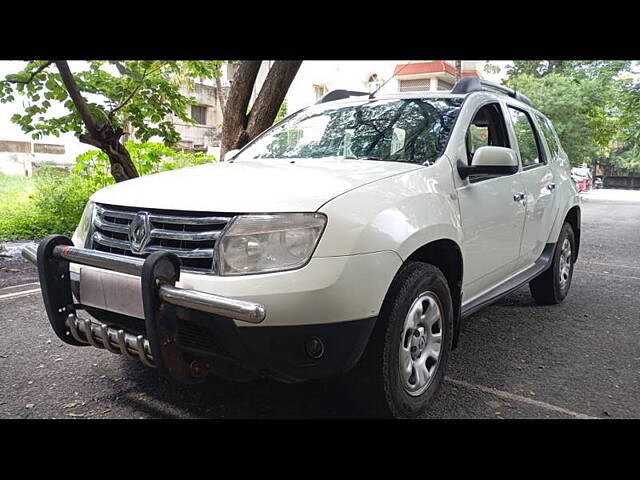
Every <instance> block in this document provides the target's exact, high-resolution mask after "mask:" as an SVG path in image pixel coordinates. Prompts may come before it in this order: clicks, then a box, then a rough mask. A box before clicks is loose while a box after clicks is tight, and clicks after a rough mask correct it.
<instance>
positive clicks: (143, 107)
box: [0, 60, 222, 146]
mask: <svg viewBox="0 0 640 480" xmlns="http://www.w3.org/2000/svg"><path fill="white" fill-rule="evenodd" d="M48 63H49V62H43V61H30V62H28V63H27V65H26V66H25V68H24V69H23V70H22V71H20V72H18V73H15V74H10V75H7V76H6V77H5V80H4V81H3V82H0V102H2V103H6V102H12V101H13V100H15V98H16V95H24V97H25V99H26V102H27V103H28V105H27V106H26V107H25V108H24V111H23V112H22V113H17V114H15V115H13V116H12V117H11V121H12V122H14V123H16V124H17V125H19V126H20V127H21V128H22V130H23V131H24V132H26V133H30V134H31V135H32V137H33V138H34V139H36V140H37V139H40V138H42V136H44V135H55V136H59V135H60V134H61V133H64V132H74V133H75V134H76V135H80V134H82V133H83V131H84V126H83V124H82V121H81V119H80V116H79V115H78V113H77V111H76V109H75V107H74V105H73V102H72V100H71V98H70V97H69V95H68V93H67V90H66V89H65V87H64V85H63V83H62V80H61V78H60V74H59V73H58V72H57V71H56V69H55V67H53V66H49V65H47V64H48ZM221 65H222V62H221V61H217V60H215V61H167V60H161V61H157V60H153V61H148V60H144V61H138V60H127V61H110V62H106V61H89V62H88V69H87V70H83V71H79V72H76V73H74V78H75V80H76V83H77V84H78V87H79V88H80V90H81V92H82V93H83V94H84V95H85V96H86V98H87V101H88V106H89V109H90V110H91V112H92V114H93V115H94V116H95V118H96V120H97V121H98V122H99V123H106V122H109V123H111V124H113V125H114V126H115V127H121V128H123V129H125V130H127V128H126V127H130V128H131V129H132V131H133V134H134V136H135V138H136V139H138V140H140V141H143V142H146V141H148V140H149V139H150V138H152V137H154V136H159V137H160V138H161V139H162V141H163V142H164V144H165V145H168V146H173V145H176V144H177V143H178V142H179V140H180V136H179V134H178V132H177V131H176V130H175V128H174V126H173V122H172V121H171V115H175V116H176V117H178V118H179V119H180V120H182V121H183V122H185V123H191V124H193V123H194V122H193V120H191V118H190V116H189V115H188V111H187V110H188V109H187V107H188V106H189V105H191V104H193V103H194V99H193V97H188V96H185V95H183V94H182V93H181V92H180V86H181V85H185V86H191V85H192V84H193V81H194V79H213V78H217V77H219V76H220V75H221V72H220V68H221ZM110 67H111V68H110ZM114 67H115V71H114ZM116 72H117V73H116ZM55 104H61V105H62V106H63V107H64V110H65V111H66V113H64V114H62V115H54V114H53V113H52V112H53V110H54V108H53V107H54V105H55Z"/></svg>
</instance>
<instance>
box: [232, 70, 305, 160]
mask: <svg viewBox="0 0 640 480" xmlns="http://www.w3.org/2000/svg"><path fill="white" fill-rule="evenodd" d="M300 64H302V61H297V60H296V61H281V60H280V61H276V62H275V63H274V64H273V66H272V67H271V70H269V73H268V74H267V78H266V79H265V81H264V85H263V86H262V88H261V89H260V93H259V94H258V98H256V101H255V103H254V105H253V107H252V108H251V112H250V113H249V122H248V123H247V134H248V139H247V140H246V141H245V143H243V144H241V145H236V148H242V147H244V145H246V143H247V142H248V141H249V140H251V139H253V138H255V137H257V136H258V135H260V134H261V133H262V132H264V131H265V130H266V129H267V128H269V127H270V126H271V125H273V121H274V120H275V119H276V115H278V110H280V105H282V102H283V101H284V97H285V96H286V95H287V91H288V90H289V86H290V85H291V82H293V79H294V78H295V76H296V73H298V70H299V69H300Z"/></svg>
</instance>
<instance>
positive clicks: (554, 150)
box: [536, 114, 560, 158]
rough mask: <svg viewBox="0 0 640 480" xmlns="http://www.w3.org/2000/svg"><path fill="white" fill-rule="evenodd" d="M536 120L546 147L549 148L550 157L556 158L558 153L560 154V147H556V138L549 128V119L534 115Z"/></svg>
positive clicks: (551, 128) (550, 127)
mask: <svg viewBox="0 0 640 480" xmlns="http://www.w3.org/2000/svg"><path fill="white" fill-rule="evenodd" d="M536 118H537V119H538V124H539V125H540V130H542V134H543V135H544V138H545V140H546V141H547V145H548V146H549V151H550V152H551V156H552V157H553V158H556V157H557V156H558V153H559V152H560V146H559V145H558V138H557V137H556V134H555V132H554V130H553V127H552V126H551V122H550V121H549V119H547V118H545V117H543V116H542V115H538V114H536Z"/></svg>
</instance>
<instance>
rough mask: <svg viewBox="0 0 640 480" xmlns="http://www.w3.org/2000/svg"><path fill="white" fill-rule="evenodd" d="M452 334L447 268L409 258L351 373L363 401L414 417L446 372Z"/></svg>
mask: <svg viewBox="0 0 640 480" xmlns="http://www.w3.org/2000/svg"><path fill="white" fill-rule="evenodd" d="M452 340H453V304H452V300H451V293H450V291H449V286H448V284H447V281H446V278H445V277H444V275H443V274H442V272H441V271H440V270H439V269H438V268H436V267H434V266H433V265H429V264H426V263H422V262H411V263H409V264H407V265H406V266H405V267H404V268H403V269H402V270H401V271H400V272H399V273H398V275H397V277H396V279H395V280H394V282H393V284H392V286H391V288H390V290H389V293H388V294H387V298H386V299H385V302H384V305H383V307H382V309H381V312H380V315H379V316H378V319H377V321H376V326H375V329H374V331H373V333H372V337H371V339H370V341H369V344H368V346H367V349H366V350H365V353H364V354H363V357H362V359H361V361H360V362H359V364H358V365H357V366H356V367H355V368H354V369H353V370H352V371H351V372H350V375H348V376H347V378H346V379H347V382H348V387H349V390H350V391H351V393H352V396H353V397H354V399H355V400H356V401H357V403H358V405H357V406H359V407H362V408H363V409H365V410H368V411H369V412H370V413H373V414H375V415H378V416H384V417H395V418H415V417H417V416H419V415H420V414H421V413H423V412H424V411H425V410H426V409H427V407H428V406H429V404H430V403H431V401H432V400H433V397H434V395H435V393H436V391H437V390H438V388H439V387H440V384H441V383H442V380H443V378H444V374H445V370H446V366H447V361H448V359H449V352H450V351H451V344H452Z"/></svg>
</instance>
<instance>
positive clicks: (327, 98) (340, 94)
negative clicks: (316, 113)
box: [316, 90, 369, 105]
mask: <svg viewBox="0 0 640 480" xmlns="http://www.w3.org/2000/svg"><path fill="white" fill-rule="evenodd" d="M363 95H369V94H368V93H367V92H355V91H353V90H331V91H330V92H329V93H327V94H325V95H323V96H322V97H321V98H320V99H319V100H318V101H317V102H316V105H317V104H318V103H326V102H333V101H334V100H342V99H344V98H349V97H361V96H363Z"/></svg>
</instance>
